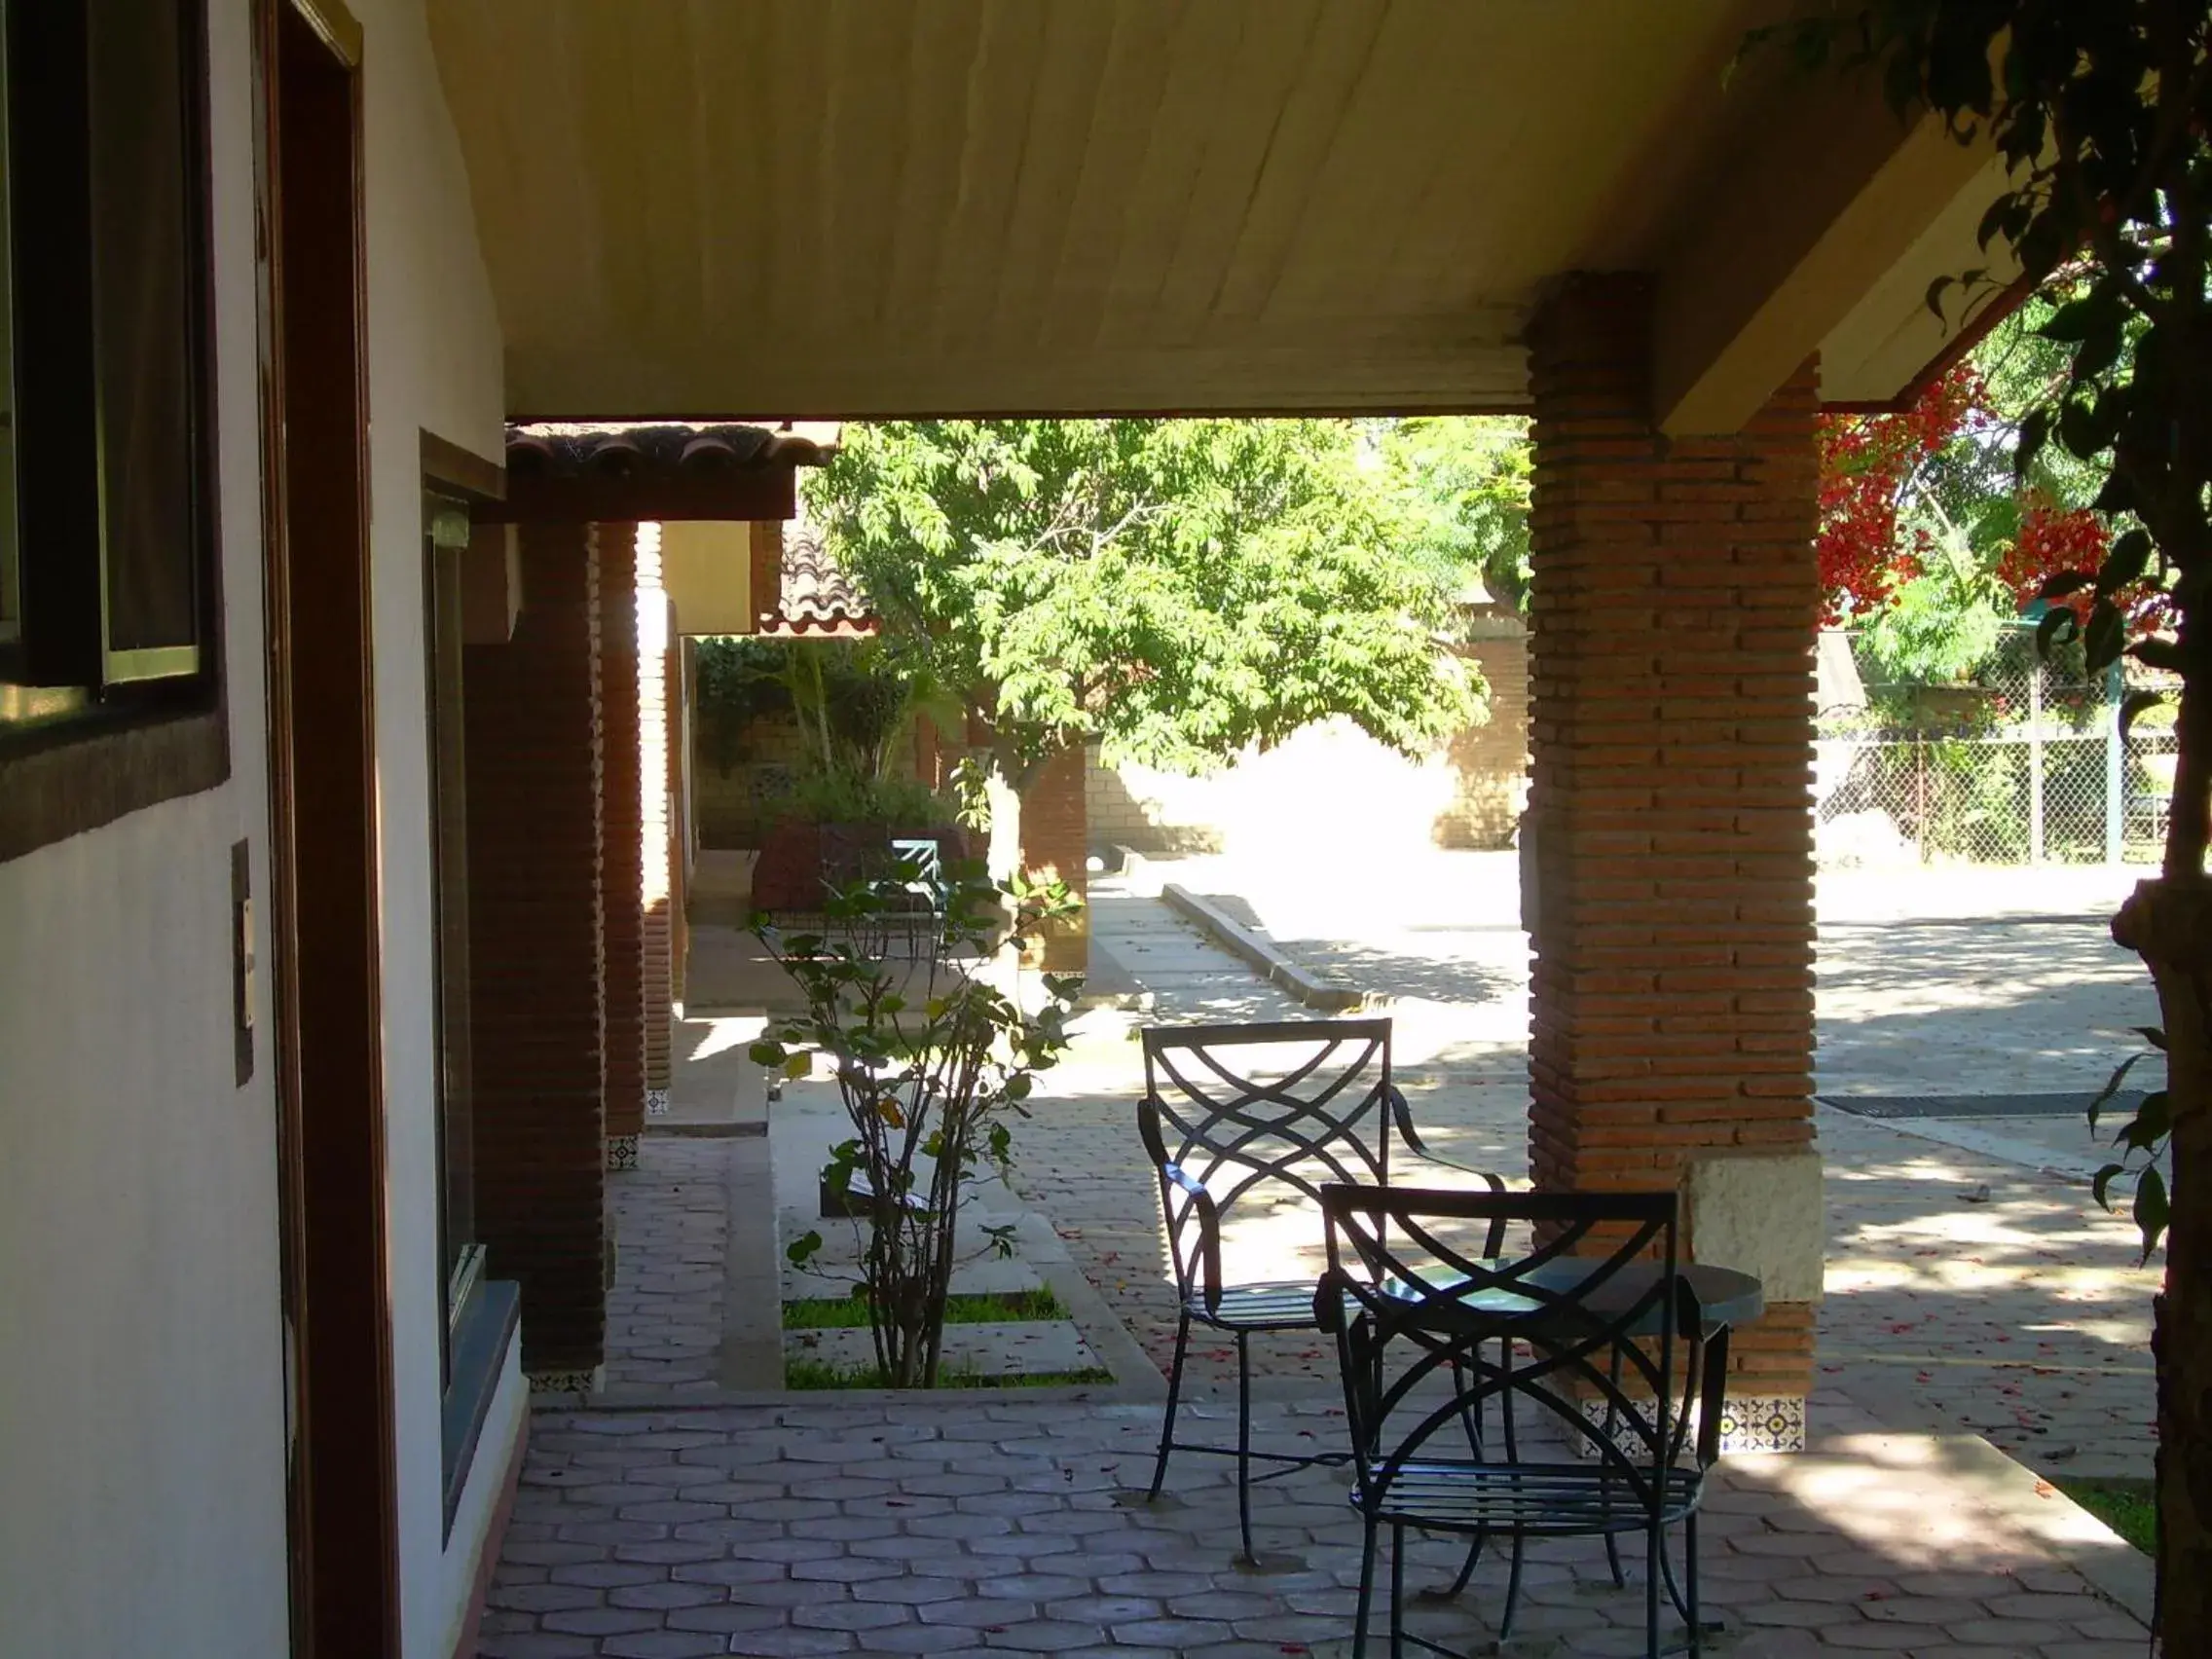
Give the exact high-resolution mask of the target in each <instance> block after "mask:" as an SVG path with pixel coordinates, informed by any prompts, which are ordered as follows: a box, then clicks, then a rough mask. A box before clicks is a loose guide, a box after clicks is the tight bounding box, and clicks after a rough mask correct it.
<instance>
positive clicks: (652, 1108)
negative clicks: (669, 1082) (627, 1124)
mask: <svg viewBox="0 0 2212 1659" xmlns="http://www.w3.org/2000/svg"><path fill="white" fill-rule="evenodd" d="M645 1116H646V1117H648V1118H665V1117H667V1116H668V1090H667V1089H665V1088H648V1089H646V1090H645Z"/></svg>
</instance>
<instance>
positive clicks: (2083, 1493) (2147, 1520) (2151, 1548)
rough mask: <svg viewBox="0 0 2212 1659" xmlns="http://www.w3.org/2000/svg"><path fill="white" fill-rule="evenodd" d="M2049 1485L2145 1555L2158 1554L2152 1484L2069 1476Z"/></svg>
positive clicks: (2107, 1478) (2150, 1482)
mask: <svg viewBox="0 0 2212 1659" xmlns="http://www.w3.org/2000/svg"><path fill="white" fill-rule="evenodd" d="M2050 1484H2051V1485H2052V1486H2054V1487H2056V1488H2057V1489H2058V1490H2059V1491H2060V1492H2062V1493H2065V1494H2066V1495H2067V1496H2068V1497H2070V1498H2072V1499H2073V1500H2074V1501H2075V1502H2076V1503H2079V1504H2080V1505H2081V1506H2082V1507H2083V1509H2086V1510H2087V1511H2088V1512H2089V1513H2090V1514H2091V1515H2094V1516H2095V1517H2096V1518H2097V1519H2098V1520H2099V1521H2102V1522H2103V1523H2104V1524H2105V1525H2106V1526H2108V1527H2110V1528H2111V1529H2112V1530H2114V1531H2116V1532H2118V1533H2119V1534H2120V1536H2121V1537H2123V1538H2125V1539H2126V1540H2127V1541H2128V1542H2129V1543H2131V1544H2133V1545H2134V1546H2135V1547H2136V1548H2137V1549H2139V1550H2141V1551H2142V1552H2143V1553H2144V1554H2145V1555H2156V1554H2157V1547H2158V1503H2157V1484H2156V1483H2155V1482H2152V1481H2147V1480H2127V1479H2124V1478H2122V1477H2120V1476H2110V1477H2106V1478H2104V1479H2092V1478H2090V1477H2088V1476H2072V1475H2069V1476H2067V1477H2065V1478H2063V1479H2061V1478H2059V1477H2057V1476H2055V1475H2054V1476H2052V1477H2050Z"/></svg>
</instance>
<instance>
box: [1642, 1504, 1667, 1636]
mask: <svg viewBox="0 0 2212 1659" xmlns="http://www.w3.org/2000/svg"><path fill="white" fill-rule="evenodd" d="M1644 1549H1645V1551H1646V1554H1645V1556H1644V1560H1643V1650H1644V1653H1645V1654H1646V1655H1647V1659H1659V1585H1660V1582H1661V1580H1663V1579H1664V1578H1665V1577H1666V1575H1667V1554H1666V1552H1667V1533H1666V1530H1665V1529H1664V1528H1663V1527H1661V1526H1660V1525H1659V1523H1658V1522H1656V1521H1654V1522H1653V1523H1652V1524H1651V1530H1649V1531H1648V1532H1646V1533H1645V1534H1644Z"/></svg>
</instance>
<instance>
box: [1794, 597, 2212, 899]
mask: <svg viewBox="0 0 2212 1659" xmlns="http://www.w3.org/2000/svg"><path fill="white" fill-rule="evenodd" d="M1846 664H1848V665H1849V666H1848V667H1846V666H1845V665H1846ZM2125 668H2126V673H2125V674H2124V676H2123V675H2122V673H2121V670H2120V668H2115V669H2114V670H2113V671H2112V672H2110V673H2108V674H2104V675H2100V676H2097V677H2095V678H2094V679H2090V678H2088V677H2086V676H2085V675H2084V674H2083V665H2082V661H2081V657H2080V652H2079V648H2078V647H2077V649H2076V650H2075V652H2074V653H2073V662H2072V665H2071V667H2069V666H2068V664H2067V663H2066V662H2065V661H2064V660H2063V659H2062V660H2060V661H2057V662H2052V663H2045V662H2042V661H2040V660H2038V658H2037V655H2036V649H2035V635H2034V630H2033V629H2032V628H2028V627H2020V628H2016V629H2012V630H2009V631H2008V632H2007V634H2006V636H2005V637H2004V639H2003V641H2002V642H2001V643H2000V645H1999V648H1998V649H1997V650H1996V651H1995V652H1994V653H1993V654H1992V656H1991V658H1990V660H1989V661H1988V663H1986V664H1985V665H1984V667H1983V669H1982V670H1981V671H1980V672H1979V673H1978V674H1976V675H1975V676H1974V678H1973V680H1972V682H1968V683H1963V684H1950V685H1928V684H1899V683H1896V682H1885V681H1883V680H1881V679H1879V678H1877V675H1878V672H1879V671H1878V669H1876V667H1875V666H1874V664H1873V663H1872V661H1871V659H1870V658H1869V657H1868V656H1867V655H1866V653H1865V652H1864V651H1863V650H1862V649H1859V648H1857V646H1856V642H1854V648H1852V649H1851V650H1850V651H1849V652H1848V654H1846V653H1843V652H1839V651H1836V650H1833V649H1830V650H1826V651H1824V662H1823V673H1822V677H1821V694H1822V707H1821V709H1820V714H1819V726H1818V732H1819V743H1818V746H1817V754H1818V763H1817V769H1816V778H1815V786H1814V793H1815V795H1816V798H1817V800H1818V802H1819V820H1818V824H1819V829H1818V841H1817V845H1818V847H1819V851H1820V858H1821V862H1822V863H1823V864H1824V865H1828V866H1879V865H1897V864H1993V865H2036V864H2120V863H2123V862H2142V863H2154V862H2156V861H2157V858H2158V856H2159V853H2160V851H2161V850H2162V848H2163V845H2164V840H2165V832H2166V811H2167V803H2168V801H2169V800H2170V799H2171V797H2172V794H2173V782H2174V757H2175V738H2174V731H2173V726H2172V723H2171V721H2172V718H2173V717H2172V710H2171V705H2170V704H2169V705H2166V706H2163V707H2162V708H2160V709H2157V710H2153V711H2152V712H2150V713H2148V714H2146V715H2144V716H2142V717H2141V718H2139V719H2137V720H2136V722H2135V724H2134V725H2133V727H2132V728H2131V729H2130V731H2129V734H2128V738H2127V741H2126V742H2125V743H2124V744H2123V743H2122V742H2121V741H2120V719H2119V717H2120V700H2121V698H2122V696H2123V695H2124V694H2125V693H2126V692H2127V691H2131V690H2135V689H2138V688H2166V689H2174V688H2176V687H2177V686H2178V682H2174V681H2172V680H2171V678H2170V677H2162V676H2156V675H2152V674H2149V673H2148V672H2146V671H2143V670H2141V669H2139V668H2138V667H2137V666H2136V665H2134V664H2127V665H2125Z"/></svg>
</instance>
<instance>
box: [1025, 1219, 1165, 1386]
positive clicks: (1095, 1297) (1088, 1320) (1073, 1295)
mask: <svg viewBox="0 0 2212 1659" xmlns="http://www.w3.org/2000/svg"><path fill="white" fill-rule="evenodd" d="M1014 1231H1015V1233H1016V1235H1018V1236H1019V1238H1020V1239H1021V1259H1022V1260H1023V1261H1025V1262H1027V1263H1028V1264H1029V1265H1030V1266H1031V1267H1033V1268H1035V1269H1036V1270H1037V1276H1038V1277H1039V1278H1041V1279H1043V1280H1044V1281H1045V1287H1046V1288H1047V1289H1048V1290H1050V1291H1051V1293H1052V1294H1053V1295H1054V1296H1056V1297H1058V1298H1059V1300H1060V1306H1061V1307H1062V1308H1065V1309H1067V1310H1068V1316H1069V1317H1070V1318H1071V1319H1073V1320H1074V1321H1075V1328H1076V1329H1077V1330H1079V1331H1081V1332H1082V1333H1083V1340H1084V1341H1085V1342H1086V1343H1088V1344H1089V1345H1090V1351H1091V1352H1092V1353H1094V1354H1096V1355H1097V1356H1098V1358H1099V1362H1100V1363H1101V1364H1103V1365H1104V1366H1105V1367H1106V1369H1107V1370H1109V1371H1111V1372H1112V1373H1113V1374H1114V1391H1115V1393H1116V1394H1117V1395H1118V1396H1119V1397H1121V1398H1123V1399H1135V1400H1164V1399H1165V1398H1166V1397H1167V1379H1166V1378H1164V1377H1162V1376H1161V1374H1160V1368H1159V1367H1158V1366H1157V1365H1155V1364H1153V1363H1152V1356H1151V1355H1150V1354H1148V1353H1146V1352H1145V1351H1144V1346H1143V1345H1142V1344H1141V1343H1139V1342H1138V1341H1137V1340H1136V1338H1134V1337H1132V1336H1130V1335H1129V1329H1128V1327H1127V1326H1126V1325H1124V1324H1123V1323H1122V1321H1121V1320H1120V1319H1118V1318H1116V1317H1115V1315H1114V1310H1113V1309H1111V1308H1109V1307H1108V1306H1107V1305H1106V1299H1105V1298H1104V1297H1103V1296H1101V1295H1099V1294H1098V1290H1097V1287H1096V1286H1094V1285H1093V1284H1092V1283H1091V1282H1090V1281H1089V1280H1088V1278H1085V1277H1084V1276H1083V1270H1082V1269H1081V1268H1079V1267H1077V1266H1076V1265H1075V1258H1074V1257H1072V1256H1070V1255H1069V1254H1068V1247H1067V1242H1066V1240H1064V1239H1062V1238H1061V1237H1060V1235H1058V1234H1057V1233H1055V1232H1053V1231H1052V1224H1051V1222H1050V1221H1048V1220H1046V1219H1045V1217H1044V1216H1043V1215H1041V1214H1040V1213H1038V1212H1037V1211H1036V1210H1027V1211H1025V1212H1023V1214H1022V1217H1021V1220H1020V1221H1019V1222H1017V1223H1015V1227H1014ZM999 1391H1000V1392H1002V1393H1003V1392H1005V1390H1003V1389H1001V1390H999Z"/></svg>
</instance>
